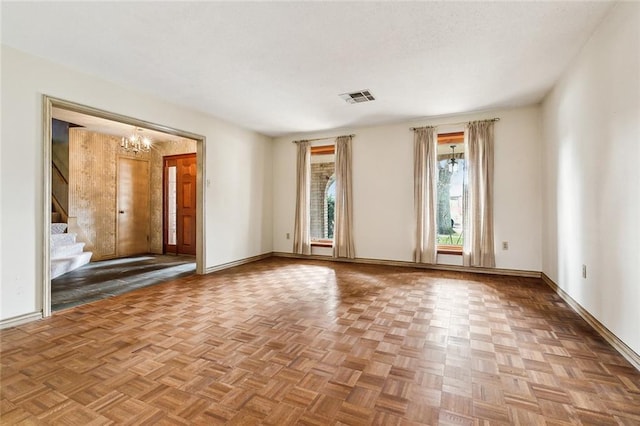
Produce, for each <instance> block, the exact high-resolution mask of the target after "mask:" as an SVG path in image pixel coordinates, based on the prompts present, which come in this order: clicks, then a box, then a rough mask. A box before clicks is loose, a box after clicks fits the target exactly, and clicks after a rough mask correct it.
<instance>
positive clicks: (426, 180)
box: [413, 127, 438, 264]
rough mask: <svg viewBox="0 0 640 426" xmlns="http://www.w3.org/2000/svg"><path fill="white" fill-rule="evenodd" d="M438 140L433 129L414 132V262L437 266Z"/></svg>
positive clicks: (426, 128) (421, 129)
mask: <svg viewBox="0 0 640 426" xmlns="http://www.w3.org/2000/svg"><path fill="white" fill-rule="evenodd" d="M437 147H438V143H437V138H436V131H435V128H434V127H422V128H419V129H415V131H414V136H413V188H414V195H413V200H414V207H415V215H416V248H415V251H414V253H413V259H414V261H415V262H418V263H431V264H435V263H436V261H437V255H438V252H437V250H436V239H437V224H436V214H437V202H438V201H437V187H436V185H437V182H436V173H437V167H438V165H437V155H438V154H437Z"/></svg>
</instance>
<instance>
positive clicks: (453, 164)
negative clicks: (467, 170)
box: [447, 145, 458, 173]
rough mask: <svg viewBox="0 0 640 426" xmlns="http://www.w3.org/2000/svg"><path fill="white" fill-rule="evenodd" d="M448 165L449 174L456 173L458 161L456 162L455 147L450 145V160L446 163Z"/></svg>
mask: <svg viewBox="0 0 640 426" xmlns="http://www.w3.org/2000/svg"><path fill="white" fill-rule="evenodd" d="M447 163H449V173H455V172H457V171H458V161H456V146H455V145H451V158H450V159H449V161H448V162H447Z"/></svg>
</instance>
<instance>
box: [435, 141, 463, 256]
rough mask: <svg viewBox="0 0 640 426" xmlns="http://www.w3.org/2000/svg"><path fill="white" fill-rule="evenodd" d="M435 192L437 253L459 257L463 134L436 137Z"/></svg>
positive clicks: (461, 236)
mask: <svg viewBox="0 0 640 426" xmlns="http://www.w3.org/2000/svg"><path fill="white" fill-rule="evenodd" d="M437 191H438V205H437V213H438V214H437V222H436V223H437V227H438V241H437V248H438V252H439V253H449V254H461V253H462V246H463V243H464V220H463V219H464V209H465V198H466V197H465V194H466V162H465V152H464V132H455V133H441V134H439V135H438V185H437Z"/></svg>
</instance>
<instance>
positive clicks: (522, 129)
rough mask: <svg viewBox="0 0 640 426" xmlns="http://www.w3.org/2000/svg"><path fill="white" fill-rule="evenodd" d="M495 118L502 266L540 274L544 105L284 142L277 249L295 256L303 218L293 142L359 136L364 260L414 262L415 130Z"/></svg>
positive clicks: (277, 179)
mask: <svg viewBox="0 0 640 426" xmlns="http://www.w3.org/2000/svg"><path fill="white" fill-rule="evenodd" d="M355 107H356V108H357V107H358V106H357V105H356V106H355ZM495 116H498V117H500V118H501V120H500V122H498V123H496V125H495V165H496V170H495V237H496V266H497V267H498V268H507V269H519V270H533V271H539V270H540V268H541V237H540V235H541V208H540V204H541V192H540V177H539V173H540V167H541V165H540V158H541V157H540V138H541V133H540V132H541V129H540V115H539V108H538V107H530V108H520V109H512V110H503V111H492V112H487V113H482V114H471V115H460V116H455V117H447V118H440V119H432V120H425V121H421V122H413V123H403V124H397V125H387V126H379V127H366V128H359V129H342V130H339V131H332V132H326V133H321V134H311V135H309V134H307V135H294V136H291V137H284V138H278V139H276V140H275V141H274V148H273V150H274V151H273V154H274V155H273V161H274V166H273V170H274V172H273V182H274V201H273V209H274V214H273V217H274V222H273V242H274V251H276V252H286V253H291V252H292V246H293V240H292V239H289V240H287V239H286V234H287V233H290V234H291V235H293V228H294V212H295V188H296V176H295V169H296V147H295V144H293V143H291V141H292V140H296V139H304V138H316V137H328V136H331V137H334V136H338V135H341V134H349V133H354V134H356V136H355V137H354V139H353V193H354V195H353V202H354V206H353V214H354V234H355V235H354V239H355V248H356V256H357V257H359V258H369V259H384V260H400V261H411V260H412V257H413V247H414V235H413V234H414V213H413V132H411V131H410V130H409V127H411V126H415V125H431V124H443V123H451V122H459V121H469V120H476V119H483V118H491V117H495ZM444 129H446V128H443V129H441V130H444ZM292 238H293V237H292ZM502 241H509V246H510V247H509V250H508V251H503V250H502V249H501V242H502ZM452 260H453V261H452ZM456 260H458V261H459V260H460V257H459V256H458V257H457V258H456V257H453V256H447V257H445V256H442V258H441V259H439V262H441V263H455V261H456Z"/></svg>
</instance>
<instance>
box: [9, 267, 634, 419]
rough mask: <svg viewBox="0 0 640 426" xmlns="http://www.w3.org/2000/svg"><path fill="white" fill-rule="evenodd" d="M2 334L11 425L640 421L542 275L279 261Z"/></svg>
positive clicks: (627, 375)
mask: <svg viewBox="0 0 640 426" xmlns="http://www.w3.org/2000/svg"><path fill="white" fill-rule="evenodd" d="M0 337H1V347H0V355H1V367H2V370H1V380H2V382H1V391H0V394H1V395H0V396H1V400H0V401H1V403H0V416H1V417H0V422H1V423H2V424H74V425H90V424H91V425H101V424H154V425H156V424H157V425H161V424H202V425H212V424H267V425H286V424H301V425H340V424H345V425H368V424H380V425H396V424H397V425H401V424H402V425H411V424H427V425H436V424H442V425H450V424H451V425H472V424H491V425H494V424H495V425H498V424H522V425H538V424H540V425H544V424H547V425H569V424H584V425H609V424H611V425H616V424H619V425H638V424H640V373H639V372H638V371H637V370H635V369H634V368H633V367H632V366H631V365H630V364H629V363H627V362H626V360H624V358H622V357H621V356H620V355H619V354H618V353H617V352H615V350H614V349H613V348H611V347H610V346H609V345H608V344H607V343H606V342H605V341H604V340H603V339H602V338H601V337H599V335H597V334H596V333H595V332H594V331H593V330H592V329H591V328H590V327H589V326H588V325H587V324H586V323H585V322H584V321H582V320H581V319H580V318H579V317H578V315H577V314H576V313H575V312H573V311H572V310H571V309H570V308H569V307H568V306H567V305H566V304H565V303H564V302H563V301H562V300H561V299H560V298H559V297H558V296H557V295H556V294H555V293H554V292H553V291H552V290H551V289H549V288H548V287H546V286H545V285H544V284H543V283H542V282H541V281H540V280H537V279H522V278H512V277H496V276H481V275H473V274H461V273H445V272H435V271H424V270H415V269H408V268H393V267H380V266H371V265H352V264H342V263H330V262H311V261H300V260H287V259H278V258H271V259H267V260H264V261H260V262H256V263H253V264H250V265H244V266H241V267H237V268H234V269H230V270H227V271H223V272H219V273H214V274H209V275H206V276H190V277H186V278H180V279H177V280H174V281H171V282H168V283H165V284H160V285H156V286H153V287H146V288H143V289H140V290H136V291H134V292H131V293H127V294H124V295H119V296H116V297H112V298H109V299H105V300H101V301H97V302H94V303H91V304H88V305H83V306H79V307H75V308H72V309H68V310H65V311H61V312H57V313H55V314H54V316H53V317H52V318H49V319H46V320H42V321H37V322H34V323H30V324H26V325H23V326H19V327H15V328H12V329H8V330H3V331H1V332H0Z"/></svg>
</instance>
